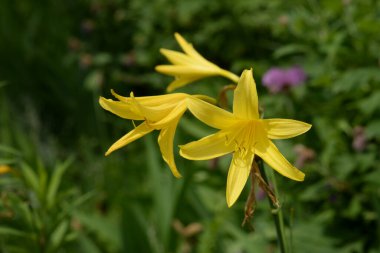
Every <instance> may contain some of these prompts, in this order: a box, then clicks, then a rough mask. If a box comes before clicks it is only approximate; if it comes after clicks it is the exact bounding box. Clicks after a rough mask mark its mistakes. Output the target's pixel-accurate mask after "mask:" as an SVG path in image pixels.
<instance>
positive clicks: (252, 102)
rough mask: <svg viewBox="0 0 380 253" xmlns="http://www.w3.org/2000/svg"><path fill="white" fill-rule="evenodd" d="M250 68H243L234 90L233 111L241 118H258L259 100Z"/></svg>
mask: <svg viewBox="0 0 380 253" xmlns="http://www.w3.org/2000/svg"><path fill="white" fill-rule="evenodd" d="M258 101H259V100H258V97H257V91H256V83H255V80H254V79H253V76H252V69H250V70H244V71H243V73H242V74H241V77H240V79H239V82H238V84H237V86H236V89H235V91H234V102H233V113H234V115H235V116H236V117H238V118H242V119H258V118H259V105H258V104H259V102H258Z"/></svg>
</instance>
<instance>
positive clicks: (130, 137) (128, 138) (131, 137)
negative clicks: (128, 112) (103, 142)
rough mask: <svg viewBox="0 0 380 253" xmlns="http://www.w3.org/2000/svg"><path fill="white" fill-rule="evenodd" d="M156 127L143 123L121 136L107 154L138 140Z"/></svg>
mask: <svg viewBox="0 0 380 253" xmlns="http://www.w3.org/2000/svg"><path fill="white" fill-rule="evenodd" d="M153 130H154V129H153V128H151V127H149V126H148V125H147V124H146V123H145V122H143V123H141V124H140V125H139V126H138V127H136V128H135V129H133V130H132V131H130V132H129V133H127V134H126V135H124V136H123V137H121V138H120V139H119V140H118V141H116V142H115V143H114V144H112V146H111V147H110V148H109V149H108V150H107V152H106V156H107V155H109V154H110V153H112V152H113V151H115V150H117V149H119V148H122V147H124V146H126V145H128V144H129V143H131V142H133V141H135V140H137V139H138V138H140V137H142V136H144V135H146V134H147V133H150V132H152V131H153Z"/></svg>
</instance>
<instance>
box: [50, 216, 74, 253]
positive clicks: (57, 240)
mask: <svg viewBox="0 0 380 253" xmlns="http://www.w3.org/2000/svg"><path fill="white" fill-rule="evenodd" d="M68 228H69V221H68V220H63V221H61V222H60V223H59V224H58V226H57V227H56V228H55V230H54V231H53V233H52V234H51V235H50V241H49V246H48V249H49V250H50V252H56V251H57V249H59V248H60V246H61V244H62V242H63V240H64V239H65V235H66V233H67V231H68Z"/></svg>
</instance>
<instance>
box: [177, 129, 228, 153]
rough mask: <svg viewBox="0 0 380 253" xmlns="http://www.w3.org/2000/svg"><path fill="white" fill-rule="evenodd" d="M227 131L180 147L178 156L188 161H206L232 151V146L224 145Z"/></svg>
mask: <svg viewBox="0 0 380 253" xmlns="http://www.w3.org/2000/svg"><path fill="white" fill-rule="evenodd" d="M226 136H227V131H223V130H222V131H219V132H217V133H216V134H212V135H209V136H206V137H204V138H202V139H200V140H198V141H193V142H190V143H187V144H185V145H180V146H179V147H180V151H179V153H180V155H181V156H182V157H184V158H186V159H190V160H208V159H213V158H216V157H219V156H223V155H225V154H228V153H231V152H232V151H233V150H234V146H233V145H226Z"/></svg>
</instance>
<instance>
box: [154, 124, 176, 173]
mask: <svg viewBox="0 0 380 253" xmlns="http://www.w3.org/2000/svg"><path fill="white" fill-rule="evenodd" d="M178 120H179V118H178V119H177V120H176V121H174V122H172V123H171V124H169V125H168V127H166V128H163V129H162V130H161V132H160V135H159V136H158V144H159V145H160V150H161V154H162V158H163V159H164V161H165V162H166V163H167V164H168V166H169V168H170V170H171V171H172V173H173V175H174V176H175V177H177V178H180V177H181V174H180V173H179V171H178V169H177V167H176V165H175V161H174V154H173V141H174V134H175V130H176V128H177V125H178Z"/></svg>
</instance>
